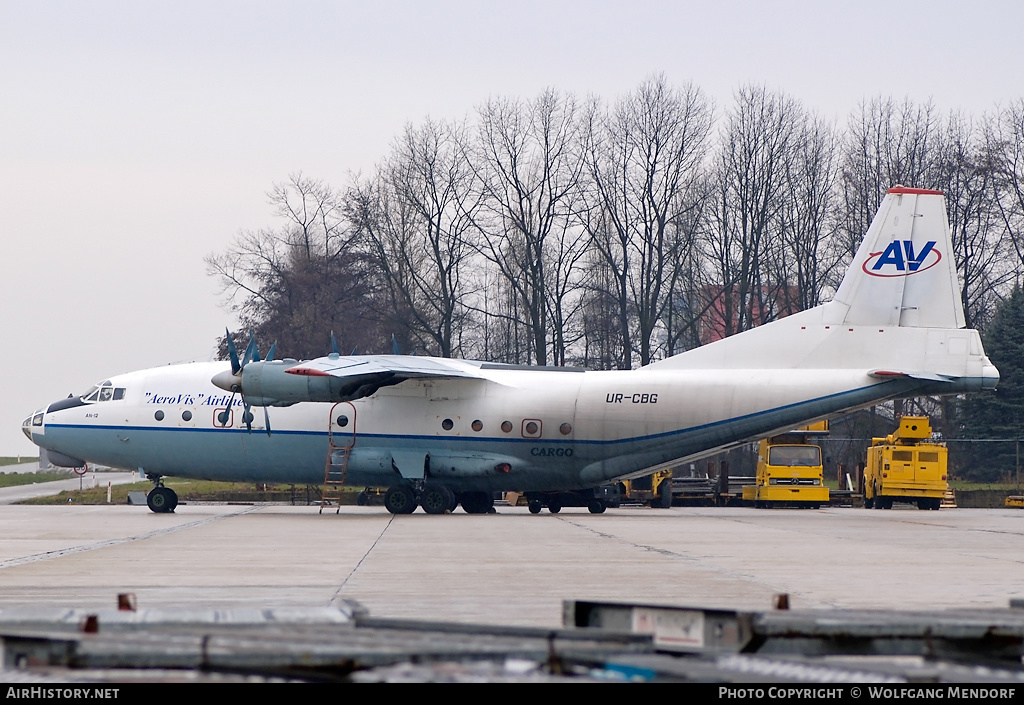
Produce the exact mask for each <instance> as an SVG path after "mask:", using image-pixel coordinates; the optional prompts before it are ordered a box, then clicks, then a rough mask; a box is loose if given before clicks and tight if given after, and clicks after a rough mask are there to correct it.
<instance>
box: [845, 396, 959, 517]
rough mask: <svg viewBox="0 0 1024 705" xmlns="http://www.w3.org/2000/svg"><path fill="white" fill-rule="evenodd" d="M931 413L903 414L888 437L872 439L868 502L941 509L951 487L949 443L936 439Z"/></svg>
mask: <svg viewBox="0 0 1024 705" xmlns="http://www.w3.org/2000/svg"><path fill="white" fill-rule="evenodd" d="M931 437H932V427H931V423H930V422H929V420H928V417H927V416H903V417H901V418H900V427H899V428H898V429H896V430H895V431H894V432H893V433H890V434H889V435H888V436H886V437H885V438H873V439H871V447H870V448H868V462H867V465H866V466H865V468H864V506H865V507H867V508H868V509H870V508H872V507H874V508H875V509H891V508H892V503H893V502H907V503H911V504H917V508H918V509H935V510H937V509H938V508H939V506H940V505H941V504H942V498H943V497H944V496H945V494H946V489H947V488H948V487H949V483H948V482H947V479H946V478H947V476H946V460H947V453H946V446H945V444H942V443H932V442H931Z"/></svg>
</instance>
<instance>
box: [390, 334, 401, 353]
mask: <svg viewBox="0 0 1024 705" xmlns="http://www.w3.org/2000/svg"><path fill="white" fill-rule="evenodd" d="M391 352H392V353H394V354H395V355H401V354H402V351H401V350H399V349H398V341H397V340H395V334H394V333H392V334H391Z"/></svg>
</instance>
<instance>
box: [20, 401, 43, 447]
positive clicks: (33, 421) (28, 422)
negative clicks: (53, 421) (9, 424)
mask: <svg viewBox="0 0 1024 705" xmlns="http://www.w3.org/2000/svg"><path fill="white" fill-rule="evenodd" d="M44 413H46V412H45V411H43V410H42V409H40V410H39V411H37V412H36V413H34V414H32V415H31V416H29V417H28V418H26V419H25V420H24V421H22V422H21V431H22V433H24V434H25V436H26V437H27V438H28V439H29V440H30V441H32V442H33V443H36V439H35V438H34V437H33V435H32V431H33V429H37V430H39V431H42V430H43V414H44ZM36 445H39V444H38V443H36Z"/></svg>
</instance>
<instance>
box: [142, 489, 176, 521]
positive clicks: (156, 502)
mask: <svg viewBox="0 0 1024 705" xmlns="http://www.w3.org/2000/svg"><path fill="white" fill-rule="evenodd" d="M146 504H147V505H148V506H149V508H150V509H151V510H152V511H154V512H156V513H157V514H169V513H170V512H173V511H174V508H175V507H177V506H178V494H177V492H175V491H174V490H172V489H171V488H170V487H154V488H153V489H151V490H150V491H149V494H148V495H147V496H146Z"/></svg>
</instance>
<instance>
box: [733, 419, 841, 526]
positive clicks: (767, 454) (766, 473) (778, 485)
mask: <svg viewBox="0 0 1024 705" xmlns="http://www.w3.org/2000/svg"><path fill="white" fill-rule="evenodd" d="M827 433H828V421H819V422H818V423H813V424H809V425H807V426H803V427H801V428H798V429H796V430H795V431H790V432H788V433H782V434H779V435H777V436H772V437H771V438H765V439H764V440H762V441H761V446H760V448H759V449H758V452H757V478H756V479H755V482H754V484H753V485H751V486H747V487H744V488H743V499H744V501H746V502H753V504H754V506H755V507H775V506H789V507H808V508H811V509H817V508H818V507H820V506H821V505H822V504H828V487H826V486H825V481H824V474H825V473H824V468H823V467H822V463H821V447H820V446H817V445H814V444H813V443H811V442H810V441H811V440H812V439H813V438H815V437H818V436H823V435H825V434H827Z"/></svg>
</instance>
